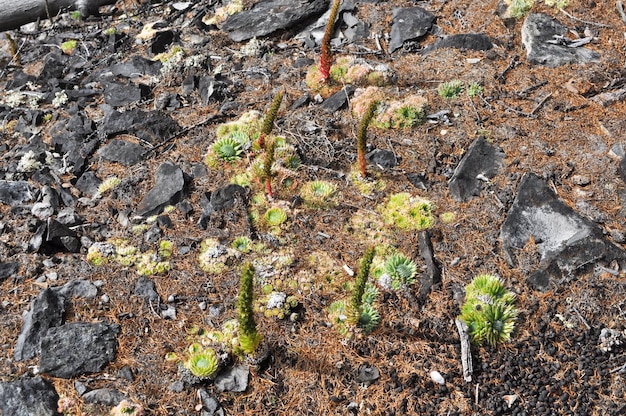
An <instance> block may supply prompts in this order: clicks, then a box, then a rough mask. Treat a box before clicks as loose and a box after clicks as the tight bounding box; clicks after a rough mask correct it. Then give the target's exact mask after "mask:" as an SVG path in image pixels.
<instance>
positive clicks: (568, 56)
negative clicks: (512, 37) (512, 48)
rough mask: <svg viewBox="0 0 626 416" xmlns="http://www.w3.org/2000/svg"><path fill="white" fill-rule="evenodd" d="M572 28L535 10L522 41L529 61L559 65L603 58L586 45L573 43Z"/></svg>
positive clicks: (597, 60)
mask: <svg viewBox="0 0 626 416" xmlns="http://www.w3.org/2000/svg"><path fill="white" fill-rule="evenodd" d="M568 30H569V29H568V28H567V27H566V26H564V25H562V24H561V23H560V22H559V21H558V20H556V19H553V18H552V17H550V16H548V15H547V14H543V13H531V14H529V15H528V16H527V17H526V20H524V24H523V25H522V43H523V44H524V47H525V48H526V58H527V59H528V62H530V63H531V64H536V65H545V66H549V67H552V68H554V67H557V66H560V65H566V64H585V63H589V62H600V54H598V53H597V52H594V51H592V50H591V49H587V48H583V47H572V44H571V41H568V40H567V39H566V37H565V35H566V34H567V32H568Z"/></svg>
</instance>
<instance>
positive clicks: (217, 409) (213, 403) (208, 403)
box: [198, 389, 224, 416]
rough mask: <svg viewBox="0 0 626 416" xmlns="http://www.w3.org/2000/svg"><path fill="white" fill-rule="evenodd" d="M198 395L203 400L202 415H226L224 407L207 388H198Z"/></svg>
mask: <svg viewBox="0 0 626 416" xmlns="http://www.w3.org/2000/svg"><path fill="white" fill-rule="evenodd" d="M198 396H199V397H200V401H201V402H202V412H201V413H200V416H224V409H222V406H220V403H219V402H218V401H217V400H216V399H215V398H214V397H213V396H211V395H210V394H209V393H207V391H206V390H205V389H198Z"/></svg>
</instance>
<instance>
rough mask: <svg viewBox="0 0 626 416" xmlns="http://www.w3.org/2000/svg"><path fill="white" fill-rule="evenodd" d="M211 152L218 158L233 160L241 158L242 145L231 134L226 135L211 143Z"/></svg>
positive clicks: (227, 160)
mask: <svg viewBox="0 0 626 416" xmlns="http://www.w3.org/2000/svg"><path fill="white" fill-rule="evenodd" d="M213 152H215V155H216V156H217V157H218V158H220V159H222V160H224V161H226V162H234V161H236V160H239V159H241V154H242V153H243V147H242V146H241V143H240V142H239V141H237V140H235V138H233V136H226V137H222V138H221V139H218V140H216V141H215V143H213Z"/></svg>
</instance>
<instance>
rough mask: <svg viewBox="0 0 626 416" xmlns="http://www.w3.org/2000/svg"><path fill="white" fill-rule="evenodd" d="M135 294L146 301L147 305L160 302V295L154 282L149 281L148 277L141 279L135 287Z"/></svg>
mask: <svg viewBox="0 0 626 416" xmlns="http://www.w3.org/2000/svg"><path fill="white" fill-rule="evenodd" d="M134 294H135V295H137V296H139V297H140V298H142V299H143V300H145V301H146V303H150V302H158V301H159V294H158V293H157V291H156V285H155V284H154V281H152V280H150V279H148V278H147V277H146V276H140V277H139V280H137V284H136V285H135V291H134Z"/></svg>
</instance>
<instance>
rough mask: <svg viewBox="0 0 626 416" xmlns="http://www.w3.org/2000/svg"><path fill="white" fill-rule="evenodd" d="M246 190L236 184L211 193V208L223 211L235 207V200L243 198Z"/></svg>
mask: <svg viewBox="0 0 626 416" xmlns="http://www.w3.org/2000/svg"><path fill="white" fill-rule="evenodd" d="M245 197H246V189H245V188H244V187H242V186H239V185H236V184H230V185H226V186H225V187H223V188H218V189H216V190H215V191H213V192H212V193H211V198H210V202H211V208H212V210H215V211H225V210H228V209H231V208H232V207H233V206H235V200H236V199H237V198H242V199H243V198H245Z"/></svg>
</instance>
